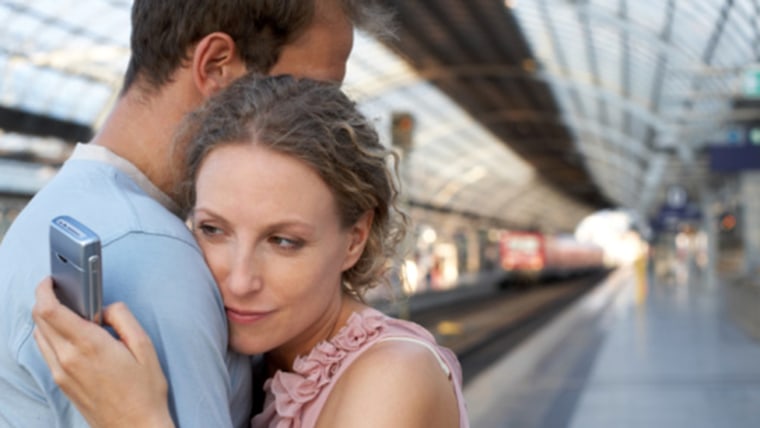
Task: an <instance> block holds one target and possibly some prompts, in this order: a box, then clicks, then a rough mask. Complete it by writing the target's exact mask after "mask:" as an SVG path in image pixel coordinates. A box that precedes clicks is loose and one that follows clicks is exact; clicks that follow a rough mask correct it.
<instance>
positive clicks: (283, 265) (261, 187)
mask: <svg viewBox="0 0 760 428" xmlns="http://www.w3.org/2000/svg"><path fill="white" fill-rule="evenodd" d="M193 230H194V233H195V237H196V239H197V240H198V243H199V244H200V247H201V249H202V250H203V253H204V255H205V258H206V262H207V263H208V265H209V267H210V268H211V271H212V272H213V274H214V278H215V279H216V281H217V284H218V285H219V288H220V290H221V293H222V297H223V299H224V305H225V309H226V312H227V319H228V320H229V328H230V346H231V347H232V348H233V349H235V350H236V351H238V352H242V353H248V354H254V353H262V352H269V351H272V350H276V352H278V353H280V354H281V355H287V356H289V357H294V356H296V355H300V354H303V353H306V352H307V351H308V350H310V349H311V348H312V347H313V345H314V344H316V343H317V342H319V341H320V340H324V339H326V338H327V337H328V335H329V334H330V331H331V330H332V329H333V328H334V326H335V322H336V320H337V317H338V314H339V311H340V308H341V303H340V302H341V296H342V293H341V286H340V282H341V273H342V272H343V271H344V270H346V269H348V268H350V267H351V266H353V264H354V263H355V262H356V260H357V259H358V256H359V255H360V254H356V252H357V248H356V246H355V244H356V243H357V237H358V238H359V240H362V235H361V233H362V232H361V231H358V232H357V226H354V227H349V228H342V227H341V225H340V222H339V217H338V213H337V208H336V203H335V199H334V197H333V195H332V193H331V191H330V189H329V188H328V187H327V185H326V184H325V183H324V182H323V181H322V179H321V178H320V177H319V175H318V174H317V173H316V172H315V171H314V170H312V169H311V168H310V167H309V166H308V165H307V164H305V163H303V162H302V161H300V160H297V159H294V158H292V157H289V156H287V155H283V154H281V153H277V152H275V151H273V150H270V149H268V148H265V147H261V146H259V145H255V144H228V145H223V146H220V147H218V148H215V149H214V150H213V151H212V152H211V153H210V154H209V155H208V156H207V157H206V159H205V160H204V161H203V163H202V165H201V167H200V170H199V172H198V177H197V182H196V205H195V209H194V214H193ZM361 244H362V245H361V247H362V248H363V241H362V242H361ZM360 252H361V249H359V253H360Z"/></svg>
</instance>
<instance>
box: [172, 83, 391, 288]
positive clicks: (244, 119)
mask: <svg viewBox="0 0 760 428" xmlns="http://www.w3.org/2000/svg"><path fill="white" fill-rule="evenodd" d="M225 144H256V145H259V146H262V147H266V148H268V149H270V150H274V151H276V152H279V153H282V154H285V155H288V156H292V157H293V158H296V159H299V160H301V161H303V162H305V163H306V164H307V165H309V166H310V167H311V168H312V169H313V170H314V171H316V172H317V173H318V174H319V176H320V177H321V178H322V180H323V181H324V182H325V183H326V184H327V186H328V187H329V188H330V190H331V192H332V194H333V195H334V197H335V201H336V205H337V207H336V208H337V211H338V213H339V216H340V221H341V226H342V227H350V226H352V225H353V224H355V223H356V222H357V221H358V220H359V218H360V217H361V216H362V215H363V214H364V213H366V212H368V211H372V212H373V214H374V218H373V221H372V227H371V230H370V234H369V238H368V240H367V244H366V247H365V249H364V252H363V253H362V255H361V257H360V258H359V260H358V262H357V263H356V264H355V265H354V266H353V267H352V268H350V269H348V270H347V271H346V272H344V273H343V284H344V287H345V289H346V291H348V292H350V293H351V294H353V295H355V296H356V297H358V298H360V299H361V298H362V296H363V294H364V292H365V291H367V290H368V289H369V288H371V287H373V286H375V285H377V283H378V282H387V281H388V271H389V269H390V268H391V262H392V261H393V259H394V257H395V255H396V249H397V247H398V244H399V242H400V241H401V239H402V238H403V235H404V233H405V228H406V216H405V215H404V214H403V213H402V212H401V211H400V210H399V209H398V206H397V196H398V188H397V184H396V183H397V180H396V178H397V177H396V175H395V173H396V169H395V166H396V165H397V161H398V159H397V156H396V155H395V153H393V152H392V151H391V150H389V149H388V148H386V147H385V146H383V145H382V144H381V143H380V141H379V139H378V135H377V132H376V131H375V129H374V127H373V126H372V125H371V124H370V123H369V122H368V120H367V119H366V118H365V117H364V116H363V115H362V114H361V113H360V112H359V111H358V109H357V106H356V104H355V103H354V102H353V101H351V100H350V99H349V98H348V97H347V96H346V95H345V94H343V92H341V90H340V88H339V86H338V85H336V84H333V83H324V82H317V81H313V80H308V79H295V78H293V77H290V76H277V77H264V76H260V75H259V76H256V75H253V74H249V75H248V76H245V77H242V78H241V79H239V80H237V81H236V82H234V83H233V84H231V85H230V86H229V87H228V88H227V89H226V90H224V91H222V92H221V93H220V94H218V95H216V96H214V97H213V98H211V99H210V100H209V101H208V102H207V103H206V104H205V105H204V106H203V107H201V108H200V109H198V110H197V111H195V112H194V113H191V114H190V115H188V116H187V117H186V118H185V120H184V122H183V124H182V125H181V127H180V130H179V132H178V134H177V140H176V146H175V148H176V149H177V150H180V153H185V154H186V155H185V156H186V157H185V162H184V180H181V182H182V183H183V184H182V185H181V186H182V187H181V188H180V189H179V190H178V194H179V195H180V200H181V202H182V205H183V207H184V208H185V209H189V208H190V207H192V206H193V205H194V204H195V191H194V190H195V189H194V180H195V178H196V177H197V175H198V170H199V168H200V166H201V164H202V162H203V160H204V158H205V157H206V156H207V155H208V154H209V153H210V152H211V151H212V150H214V149H215V148H217V147H219V146H221V145H225ZM391 161H392V165H393V167H391Z"/></svg>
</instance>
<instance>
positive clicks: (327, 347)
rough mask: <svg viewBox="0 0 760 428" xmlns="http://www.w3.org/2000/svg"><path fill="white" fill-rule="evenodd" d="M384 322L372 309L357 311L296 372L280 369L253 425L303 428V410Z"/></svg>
mask: <svg viewBox="0 0 760 428" xmlns="http://www.w3.org/2000/svg"><path fill="white" fill-rule="evenodd" d="M384 319H385V315H383V314H382V313H381V312H379V311H377V310H374V309H372V308H367V309H364V310H362V311H361V312H354V313H352V314H351V315H350V316H349V317H348V320H347V321H346V325H344V326H343V327H341V329H340V330H338V333H337V334H336V335H335V336H333V337H332V338H330V339H328V340H324V341H322V342H319V343H318V344H317V345H316V346H315V347H314V348H313V349H312V350H311V351H310V352H309V354H308V355H306V356H299V357H297V358H296V359H295V361H294V362H293V371H292V372H286V371H282V370H278V371H277V372H276V373H275V374H274V376H272V377H271V378H269V379H268V380H267V381H266V382H265V383H264V392H265V393H266V396H267V398H266V402H265V403H264V409H263V411H262V412H261V413H260V414H258V415H256V416H255V417H254V418H253V420H252V421H251V426H252V427H260V426H263V424H266V423H268V426H270V427H278V428H285V427H299V426H301V417H302V415H303V407H304V406H305V405H307V404H308V403H310V402H312V401H313V400H314V399H315V398H316V397H318V396H319V393H320V392H321V391H322V389H323V388H324V387H325V386H326V385H328V384H329V383H330V381H331V380H332V378H333V377H334V376H335V374H336V373H337V372H338V370H339V369H340V366H341V363H342V362H343V360H344V359H345V358H346V356H347V355H349V354H350V353H352V352H355V351H357V350H359V349H361V348H362V347H363V346H364V345H365V344H367V343H368V342H371V341H372V340H373V339H375V338H376V337H377V336H378V335H380V333H381V332H382V330H383V328H384V325H385V323H384Z"/></svg>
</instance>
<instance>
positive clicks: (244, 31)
mask: <svg viewBox="0 0 760 428" xmlns="http://www.w3.org/2000/svg"><path fill="white" fill-rule="evenodd" d="M380 10H381V9H380V8H378V7H377V6H376V5H375V4H374V2H372V1H370V0H161V1H159V2H156V1H150V0H135V2H134V5H133V7H132V37H131V48H132V57H131V59H130V63H129V67H128V70H127V73H126V75H125V79H124V91H127V90H129V89H130V88H131V87H132V86H133V85H135V84H138V85H140V86H141V88H143V89H146V90H156V89H159V88H161V87H162V86H163V85H165V84H167V83H168V82H171V81H172V79H173V77H174V74H175V72H176V71H177V70H178V69H179V68H181V67H185V66H188V65H189V64H191V63H192V59H193V55H194V54H195V52H194V51H195V49H196V48H197V47H198V46H201V45H202V44H203V41H204V40H205V39H206V38H207V37H209V36H211V35H213V34H221V35H223V36H228V37H227V38H221V39H218V40H228V41H229V43H230V44H231V46H230V47H229V50H230V52H231V55H232V57H234V59H235V60H236V61H240V63H241V64H242V65H243V67H242V69H243V70H244V71H246V72H247V71H256V72H259V73H264V74H268V73H274V74H294V75H297V76H304V77H312V78H315V79H321V80H336V81H340V80H342V79H343V75H344V71H345V62H346V60H347V58H348V54H349V53H350V51H351V46H352V40H353V39H352V36H353V26H354V25H355V26H359V27H369V26H371V25H377V23H378V22H383V19H382V18H383V16H384V15H383V14H382V13H380V12H379V11H380ZM381 25H382V24H381ZM212 52H214V51H212ZM213 59H214V55H212V56H211V60H213Z"/></svg>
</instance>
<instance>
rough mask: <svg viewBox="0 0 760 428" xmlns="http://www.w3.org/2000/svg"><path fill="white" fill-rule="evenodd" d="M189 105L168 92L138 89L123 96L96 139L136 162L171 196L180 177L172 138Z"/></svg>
mask: <svg viewBox="0 0 760 428" xmlns="http://www.w3.org/2000/svg"><path fill="white" fill-rule="evenodd" d="M185 110H186V109H185V108H181V107H180V106H178V105H177V103H176V102H175V101H173V100H172V97H170V96H167V94H157V95H155V96H151V97H146V96H141V94H140V93H139V92H137V90H135V91H131V92H127V93H126V94H125V95H123V96H122V97H120V98H119V99H118V100H117V102H116V104H115V105H114V108H113V109H112V111H111V113H110V115H109V117H108V119H107V120H106V122H105V123H104V124H103V127H102V128H101V130H100V131H99V132H98V133H97V135H96V136H95V138H94V139H93V140H92V143H93V144H97V145H100V146H103V147H106V148H108V149H109V150H111V151H112V152H114V153H115V154H117V155H119V156H120V157H122V158H124V159H126V160H128V161H129V162H131V163H132V164H133V165H135V166H136V167H137V168H138V169H139V170H140V171H142V173H143V174H145V176H146V177H148V179H149V180H150V181H151V182H152V183H153V184H154V185H155V186H156V187H158V188H159V189H161V191H163V192H164V193H166V194H167V195H170V196H172V195H173V189H174V185H175V183H176V180H177V178H178V177H177V176H176V175H175V174H176V171H177V165H176V162H175V161H173V159H172V156H171V155H172V137H173V134H174V131H175V129H176V127H177V124H178V123H179V121H180V120H181V118H182V116H183V114H184V112H185Z"/></svg>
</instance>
